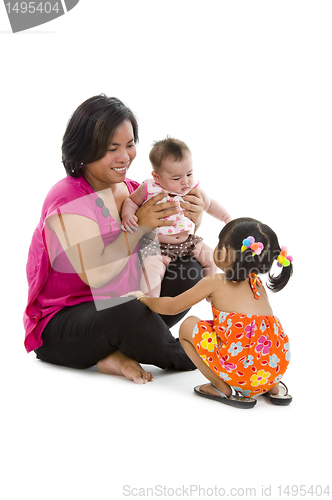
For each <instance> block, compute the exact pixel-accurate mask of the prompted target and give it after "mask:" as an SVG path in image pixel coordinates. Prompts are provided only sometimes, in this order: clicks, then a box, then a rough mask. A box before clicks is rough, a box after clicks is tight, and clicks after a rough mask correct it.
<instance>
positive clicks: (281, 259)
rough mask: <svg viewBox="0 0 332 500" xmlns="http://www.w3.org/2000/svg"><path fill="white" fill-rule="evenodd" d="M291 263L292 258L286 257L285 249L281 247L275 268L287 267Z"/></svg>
mask: <svg viewBox="0 0 332 500" xmlns="http://www.w3.org/2000/svg"><path fill="white" fill-rule="evenodd" d="M291 262H293V257H292V256H291V255H287V247H281V252H280V254H279V255H278V257H277V266H279V267H288V266H289V265H290V263H291Z"/></svg>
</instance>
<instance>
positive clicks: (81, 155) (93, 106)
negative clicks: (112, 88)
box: [62, 94, 138, 177]
mask: <svg viewBox="0 0 332 500" xmlns="http://www.w3.org/2000/svg"><path fill="white" fill-rule="evenodd" d="M126 120H129V121H130V122H131V124H132V126H133V132H134V141H135V144H136V143H137V142H138V124H137V120H136V117H135V115H134V113H133V112H132V111H131V110H130V109H129V108H128V107H127V106H126V105H125V104H123V102H122V101H120V99H117V98H116V97H107V96H106V95H105V94H101V95H98V96H94V97H91V98H90V99H87V100H86V101H84V102H83V103H82V104H81V105H80V106H79V107H78V108H77V109H76V111H74V113H73V115H72V117H71V118H70V120H69V122H68V125H67V129H66V132H65V134H64V136H63V140H62V163H63V165H64V167H65V169H66V172H67V174H68V175H71V176H72V177H79V176H80V166H81V165H82V164H83V165H84V164H87V163H92V162H94V161H97V160H100V159H101V158H103V157H104V156H105V154H106V152H107V149H108V147H109V143H110V141H111V140H112V137H113V136H114V134H115V133H116V131H117V129H118V128H119V126H120V125H121V124H122V123H123V122H124V121H126Z"/></svg>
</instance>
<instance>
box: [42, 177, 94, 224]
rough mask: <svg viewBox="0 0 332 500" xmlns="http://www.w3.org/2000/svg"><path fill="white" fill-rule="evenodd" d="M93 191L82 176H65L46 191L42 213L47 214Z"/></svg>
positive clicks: (87, 195)
mask: <svg viewBox="0 0 332 500" xmlns="http://www.w3.org/2000/svg"><path fill="white" fill-rule="evenodd" d="M93 192H94V191H93V189H92V188H91V186H90V185H89V183H88V182H87V181H86V180H85V178H84V177H83V176H81V177H77V178H75V177H71V176H67V177H65V178H63V179H61V180H60V181H58V182H57V183H56V184H54V186H53V187H52V188H51V189H50V190H49V192H48V193H47V195H46V198H45V201H44V204H43V208H42V215H44V216H48V215H50V214H51V213H52V212H54V211H55V210H57V209H58V208H60V207H64V206H66V205H68V204H70V203H72V202H75V200H78V199H79V198H83V197H89V195H90V194H91V193H93Z"/></svg>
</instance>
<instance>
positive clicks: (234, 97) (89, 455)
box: [0, 0, 332, 500]
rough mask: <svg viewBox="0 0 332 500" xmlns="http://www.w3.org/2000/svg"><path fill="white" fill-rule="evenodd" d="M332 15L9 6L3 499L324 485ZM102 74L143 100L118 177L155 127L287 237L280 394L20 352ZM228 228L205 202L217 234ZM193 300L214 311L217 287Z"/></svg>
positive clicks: (4, 24) (172, 6)
mask: <svg viewBox="0 0 332 500" xmlns="http://www.w3.org/2000/svg"><path fill="white" fill-rule="evenodd" d="M331 17H332V7H331V3H330V2H325V1H315V2H313V1H312V2H308V1H299V2H298V1H291V0H289V1H278V2H276V1H274V2H273V1H269V0H264V1H253V0H246V1H240V0H234V1H232V2H231V1H223V0H206V1H205V2H199V1H195V0H192V1H185V0H178V1H173V0H169V1H168V2H161V1H157V0H155V1H144V0H141V1H137V0H135V1H131V0H129V1H128V0H127V1H117V2H115V1H107V2H106V1H101V0H90V1H89V0H80V2H79V4H78V5H77V6H76V7H75V8H74V9H73V10H72V11H70V12H69V13H68V14H66V15H64V16H62V17H60V18H59V19H56V20H54V21H52V22H50V23H48V24H46V25H43V26H40V27H37V28H35V29H32V30H29V31H26V32H22V33H17V34H12V33H11V31H10V26H9V22H8V20H7V17H6V10H5V7H4V5H1V6H0V44H1V54H2V56H1V73H2V77H1V83H0V89H1V91H0V99H1V181H2V195H1V198H0V199H1V225H2V230H3V237H2V245H1V256H2V272H1V282H2V294H1V295H2V302H1V303H2V309H1V310H2V319H3V320H2V326H1V332H2V334H1V338H2V342H1V346H2V349H1V387H2V389H1V393H2V411H1V422H2V424H1V434H3V436H2V437H1V443H2V444H1V455H3V458H4V461H2V464H3V465H2V473H3V478H2V479H1V482H0V492H2V491H1V490H3V494H2V496H3V498H5V499H6V500H11V499H17V498H28V499H30V498H31V499H32V498H34V499H38V500H39V499H43V500H44V499H47V500H53V499H60V498H61V499H62V500H69V499H83V500H85V499H90V498H96V497H98V496H99V497H101V498H105V499H111V498H116V499H117V498H119V499H120V498H123V497H124V495H123V493H125V492H126V491H129V490H131V491H132V497H133V496H134V494H135V493H136V494H137V496H138V494H139V493H140V494H141V495H140V498H151V496H152V492H151V490H149V491H148V490H147V488H153V487H154V486H156V485H162V486H166V488H168V490H166V494H167V496H173V497H175V496H176V495H175V493H176V492H175V491H173V490H172V489H171V488H176V487H182V485H183V486H185V487H189V486H190V485H197V487H198V486H199V485H200V486H201V487H202V488H214V487H215V486H217V487H218V488H225V490H226V494H227V493H230V488H244V489H245V488H249V487H252V488H256V497H257V498H260V497H261V494H262V486H264V488H268V487H270V486H271V488H272V490H271V491H272V496H273V497H274V498H277V497H278V493H279V490H278V489H277V486H278V485H283V486H286V485H300V484H303V485H307V488H308V487H309V486H310V485H312V484H313V485H314V486H316V485H323V486H324V487H325V486H326V485H328V484H329V480H330V472H331V470H330V464H329V461H330V446H331V431H330V427H331V426H330V418H331V416H330V415H331V413H330V412H331V397H330V390H331V376H330V372H331V363H330V359H331V323H330V316H329V311H330V308H331V304H330V295H331V294H330V284H329V281H330V274H331V266H330V262H331V251H332V245H331V244H332V242H331V229H330V215H331V209H330V185H331V180H330V176H329V175H328V174H329V171H330V167H331V111H332V109H331V108H332V106H331V104H332V103H331V88H332V78H331V76H332V75H331V47H332V35H331V21H332V19H331ZM101 92H103V93H105V94H107V95H109V96H117V97H119V98H120V99H122V100H123V101H124V102H125V103H126V104H127V105H128V106H129V107H131V108H132V110H133V111H134V112H135V113H136V114H137V116H138V118H139V126H140V143H139V146H138V155H137V159H136V160H135V162H134V164H133V165H132V167H131V171H130V173H129V177H132V178H134V179H136V180H138V181H141V180H143V179H144V178H146V176H147V175H148V174H149V172H150V166H149V162H148V152H149V149H150V147H151V144H152V142H153V141H154V140H158V139H161V138H164V137H165V136H166V135H167V134H169V135H172V136H174V137H178V138H180V139H182V140H184V141H185V142H187V144H188V146H189V147H190V148H191V150H192V153H193V158H194V167H195V170H196V176H197V178H198V179H199V180H200V181H201V185H202V187H204V188H205V190H206V191H207V192H208V193H209V194H210V195H211V196H213V197H214V198H216V199H218V200H219V201H220V202H221V203H222V204H223V205H224V206H225V207H226V208H227V209H228V210H229V211H230V213H231V214H232V215H233V217H238V216H251V217H255V218H257V219H259V220H262V221H263V222H264V223H267V224H269V225H270V226H271V227H272V228H273V229H274V230H275V231H276V232H277V234H278V236H279V240H280V243H281V244H286V245H287V246H288V248H289V250H290V253H291V254H293V257H294V276H293V279H292V281H291V282H290V283H289V285H288V286H287V288H286V289H285V290H283V291H282V292H280V293H279V294H277V295H273V296H271V302H272V306H273V307H274V312H275V314H277V315H278V316H279V317H280V319H281V321H282V323H283V325H284V327H285V329H286V331H287V333H288V335H289V337H290V341H291V348H292V349H291V350H292V362H291V364H290V366H289V370H288V372H287V374H286V376H285V382H286V384H287V385H288V386H289V389H290V393H291V394H292V396H293V398H294V401H293V403H292V405H291V406H289V407H287V408H278V407H274V406H272V405H270V404H268V402H266V401H265V400H261V399H260V400H258V403H257V405H256V407H255V408H254V409H253V410H249V411H241V410H238V409H233V408H230V407H226V406H224V405H221V404H219V403H215V402H213V401H207V400H203V399H201V398H197V397H196V396H195V395H194V394H193V387H194V386H195V385H197V384H199V383H203V382H204V378H203V376H202V375H201V374H200V373H199V372H197V371H196V372H191V373H174V372H170V371H165V372H164V371H162V370H159V369H157V368H153V367H152V368H151V367H149V368H151V370H152V372H153V374H154V376H155V381H154V382H153V383H150V384H147V385H145V386H137V385H135V384H134V383H132V382H129V381H127V380H125V379H124V378H121V377H108V376H106V375H101V374H99V373H98V372H96V371H95V370H93V369H92V370H88V371H84V372H79V371H75V370H70V369H65V368H60V367H55V366H52V365H47V364H43V363H41V362H39V361H37V360H36V359H35V356H34V354H33V353H32V354H30V355H28V354H26V352H25V350H24V347H23V338H24V332H23V325H22V315H23V310H24V307H25V304H26V298H27V284H26V277H25V264H26V258H27V252H28V248H29V244H30V240H31V236H32V232H33V230H34V228H35V226H36V225H37V222H38V219H39V216H40V210H41V205H42V202H43V200H44V198H45V195H46V193H47V191H48V190H49V189H50V187H51V186H52V185H53V184H54V183H55V182H57V181H58V180H59V179H61V178H62V177H63V176H64V174H65V171H64V169H63V166H62V164H61V141H62V136H63V133H64V130H65V127H66V124H67V121H68V119H69V117H70V115H71V113H72V112H73V111H74V110H75V109H76V107H77V106H78V105H79V104H80V103H81V102H82V101H84V100H85V99H87V98H88V97H91V96H93V95H96V94H99V93H101ZM219 230H220V227H219V226H218V223H216V222H215V221H214V220H213V219H212V218H211V217H210V216H209V215H205V216H204V221H203V224H202V226H201V228H200V231H199V234H200V235H201V236H203V237H204V238H205V241H206V242H207V243H208V244H210V245H211V246H214V245H215V244H216V241H217V240H216V238H217V235H218V233H219ZM191 313H193V314H196V315H198V316H200V317H202V318H203V319H209V318H210V314H211V313H210V306H209V305H208V304H207V303H205V302H203V303H201V304H199V305H197V306H195V307H194V308H193V309H192V311H191ZM172 331H173V333H174V335H175V336H177V334H178V328H177V327H175V328H173V329H172ZM156 333H157V332H156ZM134 334H135V332H134V331H133V335H134ZM324 450H326V451H324ZM125 485H128V488H126V490H124V489H123V488H124V486H125ZM132 488H144V489H145V490H132ZM144 491H145V493H146V495H145V496H142V494H143V493H144ZM265 491H266V494H265V496H267V494H268V493H269V490H265ZM209 492H211V490H209V491H207V492H206V494H208V493H209ZM155 493H156V494H157V492H155ZM233 493H234V492H233ZM331 493H332V487H331ZM238 496H244V490H242V491H241V490H240V491H239V494H238ZM308 496H310V495H308ZM196 497H197V494H196ZM325 497H326V495H323V496H322V498H325ZM165 498H166V496H165ZM285 498H286V497H285Z"/></svg>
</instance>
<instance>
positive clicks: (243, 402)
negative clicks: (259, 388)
mask: <svg viewBox="0 0 332 500" xmlns="http://www.w3.org/2000/svg"><path fill="white" fill-rule="evenodd" d="M210 385H211V387H212V389H214V390H215V391H216V392H217V393H218V394H220V396H221V397H220V396H213V395H212V394H207V393H206V392H202V391H201V385H197V386H196V387H195V388H194V391H195V393H196V394H197V396H201V397H202V398H207V399H212V400H213V401H219V402H220V403H224V404H225V405H229V406H234V407H235V408H253V407H254V406H255V404H256V403H257V401H256V399H251V398H245V397H243V396H240V394H239V393H238V392H237V391H236V390H235V389H234V388H233V387H231V389H232V395H231V396H229V397H227V396H225V394H223V393H222V392H220V391H218V389H216V388H215V387H214V386H213V385H212V384H210Z"/></svg>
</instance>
